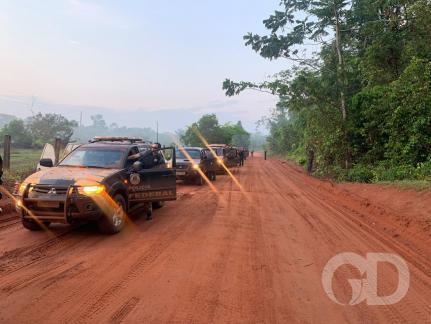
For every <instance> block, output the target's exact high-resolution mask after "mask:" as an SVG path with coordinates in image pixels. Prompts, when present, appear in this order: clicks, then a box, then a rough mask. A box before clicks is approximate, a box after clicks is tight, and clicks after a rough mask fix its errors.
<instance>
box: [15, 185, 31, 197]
mask: <svg viewBox="0 0 431 324" xmlns="http://www.w3.org/2000/svg"><path fill="white" fill-rule="evenodd" d="M27 185H28V183H26V182H23V183H21V184H20V186H19V188H18V192H17V193H18V196H22V195H24V191H25V189H26V188H27Z"/></svg>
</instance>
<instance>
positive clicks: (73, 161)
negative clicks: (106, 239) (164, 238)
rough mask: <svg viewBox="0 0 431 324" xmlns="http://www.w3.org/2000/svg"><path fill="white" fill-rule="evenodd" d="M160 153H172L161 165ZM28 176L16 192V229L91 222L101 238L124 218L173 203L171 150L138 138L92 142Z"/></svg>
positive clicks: (116, 228)
mask: <svg viewBox="0 0 431 324" xmlns="http://www.w3.org/2000/svg"><path fill="white" fill-rule="evenodd" d="M163 150H164V151H169V150H170V151H172V153H171V154H170V156H171V161H166V159H165V157H164V155H163ZM40 165H41V166H42V167H45V169H43V170H41V171H39V172H36V173H34V174H32V175H30V176H29V177H28V178H27V179H25V180H24V182H23V183H21V185H20V186H19V188H18V190H17V192H16V198H17V211H18V212H19V213H20V215H21V218H22V224H23V226H24V227H25V228H27V229H29V230H38V229H41V228H43V227H45V226H48V225H49V224H50V223H66V224H71V223H75V222H78V221H96V222H97V224H98V226H99V228H100V230H101V231H102V232H105V233H111V234H113V233H117V232H119V231H120V230H121V229H122V228H123V226H124V224H125V218H126V215H127V213H129V212H132V211H134V210H136V209H138V208H139V209H140V208H142V209H144V210H145V212H146V214H147V217H148V218H151V215H152V209H153V206H154V207H161V206H162V204H163V202H164V201H167V200H175V199H176V179H175V149H174V148H163V149H162V148H161V147H160V145H152V146H151V149H149V146H148V144H147V143H145V142H143V141H142V140H140V139H135V138H125V137H98V138H95V139H94V140H93V141H91V142H90V143H89V144H83V145H81V146H79V147H77V148H75V149H74V150H72V151H71V152H70V153H69V154H68V155H67V156H66V157H64V158H63V160H61V161H60V162H59V163H58V164H57V165H56V166H53V161H52V160H51V159H49V158H44V159H41V161H40Z"/></svg>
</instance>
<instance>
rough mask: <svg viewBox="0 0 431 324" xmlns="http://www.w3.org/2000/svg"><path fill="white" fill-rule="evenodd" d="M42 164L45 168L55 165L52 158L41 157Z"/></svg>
mask: <svg viewBox="0 0 431 324" xmlns="http://www.w3.org/2000/svg"><path fill="white" fill-rule="evenodd" d="M39 164H40V166H43V167H45V168H52V167H53V166H54V163H53V162H52V160H51V159H41V160H40V161H39Z"/></svg>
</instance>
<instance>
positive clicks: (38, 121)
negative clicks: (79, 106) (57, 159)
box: [29, 113, 78, 145]
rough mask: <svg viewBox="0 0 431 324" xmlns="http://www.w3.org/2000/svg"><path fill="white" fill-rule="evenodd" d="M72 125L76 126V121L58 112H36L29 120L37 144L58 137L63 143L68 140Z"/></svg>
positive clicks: (70, 135)
mask: <svg viewBox="0 0 431 324" xmlns="http://www.w3.org/2000/svg"><path fill="white" fill-rule="evenodd" d="M74 127H78V123H77V122H76V121H74V120H68V119H66V118H65V117H63V116H62V115H58V114H45V115H42V114H41V113H38V114H36V115H35V116H33V117H31V118H30V120H29V129H30V132H31V134H32V136H33V139H34V141H35V142H37V143H38V144H39V145H43V143H46V142H52V141H53V140H54V139H55V138H60V139H61V140H62V141H63V142H64V143H67V142H69V140H70V138H71V137H72V135H73V129H74Z"/></svg>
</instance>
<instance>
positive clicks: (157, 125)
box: [156, 121, 159, 143]
mask: <svg viewBox="0 0 431 324" xmlns="http://www.w3.org/2000/svg"><path fill="white" fill-rule="evenodd" d="M158 142H159V121H156V143H158Z"/></svg>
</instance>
